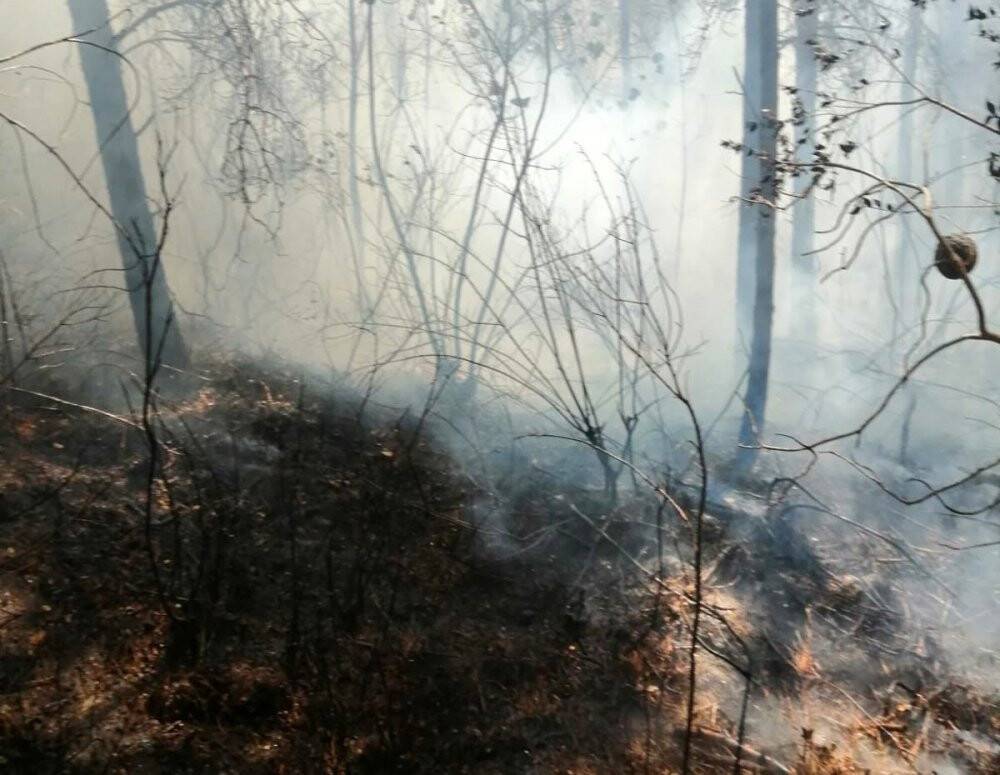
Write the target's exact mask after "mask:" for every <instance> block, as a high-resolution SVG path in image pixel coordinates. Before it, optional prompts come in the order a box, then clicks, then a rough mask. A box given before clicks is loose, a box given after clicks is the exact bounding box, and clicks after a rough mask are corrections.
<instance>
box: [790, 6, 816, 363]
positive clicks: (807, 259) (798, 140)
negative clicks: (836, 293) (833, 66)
mask: <svg viewBox="0 0 1000 775" xmlns="http://www.w3.org/2000/svg"><path fill="white" fill-rule="evenodd" d="M818 34H819V4H818V3H817V2H816V0H799V2H798V3H796V5H795V94H796V97H797V98H798V100H799V104H800V105H801V107H802V116H801V117H800V121H799V122H798V123H796V125H795V156H796V160H797V161H799V162H800V163H803V164H807V163H809V162H810V161H811V160H812V157H813V148H814V146H815V144H816V143H815V139H814V137H815V126H814V125H813V123H812V122H813V121H814V120H815V115H816V88H817V83H818V67H817V64H816V52H815V45H816V39H817V35H818ZM811 180H812V174H811V173H810V172H802V173H801V174H800V175H799V176H798V177H797V178H796V179H795V194H796V195H798V196H800V197H803V198H802V199H798V200H797V201H796V202H795V207H794V209H793V215H794V221H793V224H792V267H791V269H792V304H793V308H794V310H795V312H794V321H795V327H796V329H797V330H798V331H799V332H801V337H800V338H801V339H802V340H803V341H804V342H805V343H813V342H815V341H816V337H817V324H816V300H815V298H814V291H815V288H816V283H817V281H818V274H819V262H818V261H817V260H816V257H815V256H811V255H807V254H808V253H809V252H810V251H811V250H812V249H813V235H814V234H815V231H816V202H815V200H814V199H813V196H812V194H811V193H810V192H809V184H810V182H811Z"/></svg>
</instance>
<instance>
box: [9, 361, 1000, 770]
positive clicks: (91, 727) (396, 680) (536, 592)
mask: <svg viewBox="0 0 1000 775" xmlns="http://www.w3.org/2000/svg"><path fill="white" fill-rule="evenodd" d="M209 373H210V376H209V377H206V378H203V379H202V380H200V381H198V382H197V383H194V384H185V385H183V386H175V389H174V390H173V391H172V392H173V393H174V394H175V395H176V396H178V397H176V398H173V399H170V398H168V397H163V398H161V399H160V400H159V402H158V405H157V411H156V412H155V414H151V415H150V417H151V418H152V419H151V421H150V422H149V423H146V424H145V425H144V423H143V422H142V419H141V412H139V411H133V412H128V411H125V412H123V413H122V414H118V415H110V414H106V413H105V414H102V413H98V412H96V411H94V410H93V409H92V408H90V402H88V401H86V400H83V399H80V401H79V402H74V403H78V404H79V405H73V404H71V403H67V402H66V401H67V399H61V400H60V401H56V400H54V399H53V398H47V397H45V396H55V395H59V396H65V395H67V393H68V391H69V389H68V387H67V386H65V385H57V384H53V383H46V384H35V385H32V386H30V389H29V390H28V391H27V392H26V391H23V390H22V391H21V392H8V393H7V394H6V397H5V400H4V406H3V412H4V422H3V426H2V430H0V433H2V447H3V450H4V453H3V454H4V466H3V467H2V473H0V477H2V479H0V486H2V490H0V491H2V497H0V550H2V554H0V607H2V608H0V635H2V640H0V756H2V765H3V768H4V770H5V771H9V772H25V773H28V772H30V773H45V772H53V773H55V772H81V773H83V772H129V773H132V772H241V773H242V772H248V773H249V772H262V773H263V772H324V771H329V772H358V773H383V772H477V773H490V772H495V773H515V772H539V773H548V772H566V773H570V772H574V773H607V772H670V771H673V770H674V769H675V768H676V767H677V764H678V756H679V750H680V746H679V739H680V737H679V736H680V735H682V732H683V713H684V697H685V691H686V690H685V670H686V665H687V656H688V651H687V649H688V639H689V635H688V630H687V623H688V619H689V617H690V608H691V597H690V588H689V586H690V579H689V574H688V571H687V569H686V564H685V557H686V553H687V548H686V547H687V541H688V538H689V526H687V525H684V524H675V522H676V520H674V522H671V521H670V520H669V519H668V518H666V517H665V516H664V515H663V513H662V511H660V510H659V509H658V508H657V504H656V503H655V501H653V500H652V499H648V498H644V497H642V496H641V495H638V494H637V495H635V496H634V497H632V498H630V499H628V500H627V501H626V502H625V503H622V504H620V505H618V506H617V507H616V508H615V509H611V510H609V509H608V508H606V504H603V503H602V501H601V498H600V497H599V495H595V494H592V493H588V492H582V491H580V490H578V489H571V488H568V487H562V486H560V484H559V483H558V482H553V481H552V480H551V479H549V478H545V477H538V478H537V480H536V479H533V478H532V477H533V475H532V473H531V471H530V470H528V471H525V472H523V474H522V476H521V477H520V481H519V482H518V486H517V487H516V488H514V487H513V486H512V487H511V488H510V492H509V493H508V494H507V497H506V498H505V504H504V507H505V511H506V514H507V515H508V518H507V520H506V522H505V524H504V525H503V527H502V529H500V528H498V527H497V526H496V525H495V524H491V523H488V522H486V521H483V520H480V519H478V518H477V517H476V514H478V513H480V512H482V511H483V506H482V504H483V503H489V502H490V500H491V499H495V498H496V496H497V494H496V493H491V492H489V491H487V490H485V489H484V488H483V487H482V486H481V485H480V484H478V483H476V482H473V481H472V480H471V479H470V478H469V477H468V476H466V475H464V474H463V472H462V469H461V467H460V466H458V465H457V464H456V463H455V461H454V460H453V459H452V457H450V456H449V455H448V454H446V453H445V452H443V451H442V450H444V449H445V446H444V445H443V444H440V443H438V441H437V440H436V439H435V434H434V428H433V424H432V423H426V422H422V421H421V420H419V419H418V418H417V417H416V416H415V415H414V414H413V413H410V412H402V413H401V412H399V411H390V410H388V409H384V408H376V407H372V406H363V404H362V403H361V402H360V401H358V400H355V399H353V398H350V399H349V398H331V397H330V396H332V395H335V394H334V393H333V392H332V391H330V390H327V389H322V388H321V387H320V386H319V385H317V384H312V383H310V382H309V381H308V380H305V379H303V378H301V377H300V376H298V375H296V374H294V373H292V372H290V371H283V370H282V369H281V368H280V367H274V368H271V369H267V370H264V369H261V368H259V367H256V366H251V365H249V364H247V363H229V364H226V365H224V366H216V367H214V368H213V369H211V370H210V372H209ZM362 410H364V413H363V416H362ZM151 452H153V454H152V455H151ZM151 466H152V467H151ZM737 520H739V513H738V512H736V511H727V509H726V508H724V507H722V506H721V505H720V506H718V507H717V508H716V509H714V514H713V516H712V519H711V521H710V524H709V528H710V529H709V530H708V535H709V543H708V547H709V555H710V558H709V559H710V567H709V571H708V580H709V582H710V583H711V584H712V590H711V591H710V593H709V595H708V597H707V598H706V611H707V613H708V619H709V625H708V626H707V628H706V634H705V636H704V640H703V644H702V645H703V647H704V652H703V656H702V659H703V660H704V661H705V664H709V663H712V664H714V667H706V668H704V670H705V671H707V672H705V673H704V676H705V677H704V679H703V680H704V684H703V686H704V689H703V693H702V696H701V697H700V704H699V717H698V722H699V723H698V725H697V746H696V751H697V754H698V758H697V761H698V771H699V772H706V773H708V772H731V771H733V768H734V765H735V757H734V751H735V743H736V741H737V740H738V739H739V736H740V730H739V717H738V714H733V712H732V710H731V707H732V706H731V703H729V704H727V697H729V698H731V697H730V695H732V696H739V692H740V690H741V687H743V686H744V685H745V682H744V678H746V677H749V679H750V680H749V685H750V688H751V697H752V698H753V700H754V702H755V703H756V702H758V701H762V702H763V701H774V702H779V703H784V704H785V705H786V706H793V705H794V704H795V703H798V702H800V701H801V698H802V697H803V695H804V694H807V693H809V692H811V691H816V690H817V687H819V686H821V685H822V683H823V682H826V683H830V684H831V685H832V684H833V682H834V681H836V682H837V691H839V692H841V693H845V694H847V695H848V696H849V698H850V699H851V702H853V703H855V704H856V705H857V707H856V708H855V709H854V713H853V716H852V715H849V714H844V713H843V712H841V711H835V710H832V709H831V711H830V713H831V715H837V716H838V720H839V723H840V724H841V726H842V733H843V737H844V739H846V740H855V741H863V747H864V748H865V750H868V751H875V752H880V751H881V752H883V753H884V754H885V755H886V757H887V758H886V759H885V761H889V760H890V759H892V760H894V761H897V762H899V763H900V766H901V767H904V766H905V765H906V764H907V762H909V764H910V765H911V766H912V765H913V764H914V763H915V762H917V761H918V760H919V757H920V756H922V755H923V754H924V753H925V752H926V751H928V750H930V749H932V748H934V747H937V748H941V749H943V750H944V752H945V753H946V754H948V755H949V756H951V757H952V759H953V760H955V761H959V762H961V765H962V766H963V767H966V768H967V770H968V771H973V772H984V773H985V772H995V771H996V767H997V766H998V765H997V760H996V759H995V758H990V754H989V750H988V747H984V746H983V745H982V744H981V743H982V742H983V741H988V740H993V741H996V740H997V739H998V736H1000V715H998V710H997V706H996V704H995V701H994V700H993V699H991V698H990V697H989V696H983V695H982V694H981V693H977V692H975V691H973V690H972V689H970V688H969V687H967V686H964V685H962V684H960V683H957V682H955V681H953V680H950V679H949V675H950V673H949V670H950V668H949V667H948V666H947V665H945V664H943V663H942V662H941V661H940V660H937V661H935V658H934V656H933V654H928V653H927V650H926V649H923V650H921V648H919V647H915V648H910V645H912V644H910V645H908V639H909V638H910V636H909V635H907V634H906V630H905V626H904V618H905V612H904V611H903V607H901V605H900V604H899V601H897V600H894V598H893V593H892V583H893V579H892V578H891V577H889V576H886V577H885V580H884V581H883V582H881V583H883V585H884V589H885V594H884V595H882V596H881V597H877V596H876V597H873V596H872V594H871V589H872V586H871V584H869V583H862V582H861V581H860V580H859V579H858V578H857V577H854V576H847V575H845V574H844V572H843V570H842V569H840V568H833V567H830V566H829V565H828V564H827V563H826V561H825V560H824V556H825V555H824V552H823V551H822V545H821V543H820V544H817V542H816V541H815V540H806V539H805V538H804V537H803V536H802V535H801V533H800V532H798V531H797V530H796V529H795V525H794V523H793V522H792V521H791V520H790V519H785V518H776V517H774V516H773V515H772V516H771V517H770V518H767V519H764V518H759V517H757V518H747V519H746V520H744V522H746V523H747V524H749V525H750V527H749V528H748V527H747V526H746V524H737ZM498 530H500V531H501V532H502V533H503V542H502V543H503V546H504V549H503V550H498V549H496V546H497V545H498V543H497V541H495V540H485V539H488V538H489V536H488V535H487V533H496V531H498ZM658 534H659V536H660V538H661V540H659V541H658V540H657V535H658ZM494 538H495V536H494ZM485 547H492V548H490V549H488V550H487V549H486V548H485ZM842 550H843V546H838V547H837V551H838V554H839V553H840V552H842ZM873 567H874V566H873ZM641 568H645V569H647V570H642V569H641ZM650 568H651V569H652V570H653V572H655V571H657V570H658V569H659V570H662V573H657V574H656V575H657V577H658V578H659V581H657V580H655V579H654V578H653V573H651V572H647V571H648V569H650ZM872 572H873V573H874V571H872ZM880 573H882V572H881V571H880ZM882 575H883V576H884V575H885V574H884V573H882ZM824 612H825V613H826V614H829V615H826V616H824ZM834 625H836V626H839V627H840V628H841V629H842V630H843V632H844V633H845V634H844V635H842V636H840V637H841V639H842V640H845V639H846V640H845V642H849V644H850V648H846V647H845V649H844V651H845V653H847V654H848V656H847V657H845V658H844V659H843V660H842V661H841V663H840V665H839V666H840V667H843V666H844V665H846V664H848V662H847V660H854V662H853V663H851V664H853V665H854V666H855V667H854V671H853V676H852V675H850V674H849V672H850V671H847V670H846V669H845V670H844V672H843V673H842V674H837V672H836V671H837V668H838V665H837V664H834V662H833V661H826V660H825V659H824V658H823V657H822V656H820V657H816V656H815V655H814V653H813V650H814V649H816V650H819V649H820V647H819V646H814V641H815V642H816V643H819V642H820V641H821V640H822V638H821V635H824V633H825V637H827V638H828V639H829V638H830V637H835V633H833V634H832V635H831V631H830V629H829V628H830V627H832V626H834ZM824 628H826V629H824ZM814 633H818V634H816V635H815V637H814ZM887 650H888V651H887ZM887 654H892V655H894V656H887ZM866 661H867V663H868V664H869V666H870V669H869V670H868V672H867V673H864V672H863V671H861V670H860V669H859V668H858V667H857V666H858V665H859V664H864V663H865V662H866ZM821 663H823V664H821ZM734 671H735V672H734ZM740 671H742V672H743V675H742V676H741V675H740ZM831 693H833V692H832V690H831ZM855 697H856V698H857V699H854V698H855ZM879 703H881V706H880V705H879ZM847 704H848V705H850V703H847ZM736 707H737V708H738V707H739V706H738V704H737V705H736ZM752 713H753V711H752V710H751V714H752ZM802 726H803V727H806V726H807V725H806V724H803V725H802ZM748 729H749V735H748V739H747V740H746V750H745V751H744V752H743V753H742V754H741V756H740V758H741V759H742V765H741V766H742V768H743V771H745V772H759V771H761V772H789V771H795V772H800V773H820V772H826V773H836V772H840V773H853V772H864V771H866V767H867V769H868V770H870V771H872V772H878V771H881V770H880V769H879V765H876V766H875V767H874V768H872V765H871V764H867V765H865V766H862V764H859V763H858V760H857V757H856V756H854V754H856V751H853V750H852V751H851V752H850V753H849V752H848V750H847V749H846V748H845V747H843V746H842V748H841V750H840V751H838V750H836V749H835V748H834V747H832V746H831V745H821V744H820V742H818V741H816V740H814V739H813V732H812V730H811V729H809V728H806V729H803V730H801V735H800V734H799V732H798V731H796V734H795V735H794V737H801V739H800V740H799V741H798V742H797V743H796V744H794V745H793V746H792V747H791V748H789V747H788V746H787V743H786V744H785V746H784V747H782V746H780V745H774V744H771V743H772V741H770V740H768V739H767V736H766V735H763V734H761V735H759V738H760V739H754V738H755V731H756V727H755V726H754V724H753V721H752V720H751V723H750V726H749V727H748ZM963 734H964V735H965V736H964V737H962V735H963ZM970 734H971V735H974V736H975V740H973V741H972V742H969V738H968V735H970ZM956 735H958V736H956ZM977 740H978V741H979V743H977V742H976V741H977ZM754 748H759V749H763V750H768V751H769V753H770V754H771V755H770V756H768V757H765V756H763V755H762V754H759V753H757V752H756V751H755V750H753V749H754Z"/></svg>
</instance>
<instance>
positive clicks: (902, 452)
mask: <svg viewBox="0 0 1000 775" xmlns="http://www.w3.org/2000/svg"><path fill="white" fill-rule="evenodd" d="M922 21H923V20H922V14H921V10H920V9H919V8H917V7H913V8H911V9H910V12H909V24H908V26H907V30H906V43H905V47H904V49H903V75H904V76H905V78H906V79H907V80H908V81H909V83H907V82H903V83H902V84H900V87H899V100H900V102H905V101H907V100H911V99H913V98H914V97H915V96H916V92H915V91H914V89H913V87H912V86H911V85H910V83H912V82H913V81H914V79H915V78H916V76H917V63H918V58H919V54H920V43H921V34H920V33H921V24H922ZM902 110H903V114H902V115H901V116H900V119H899V140H898V142H897V145H896V148H897V153H898V158H897V165H898V171H897V175H896V177H897V179H898V180H905V181H912V180H913V135H914V132H915V131H916V129H915V127H914V123H913V111H912V110H911V109H909V108H905V107H904V108H903V109H902ZM899 223H900V228H899V242H898V244H897V247H896V262H895V263H896V309H897V310H898V313H897V315H896V320H895V321H893V339H894V340H896V338H897V337H899V336H901V335H902V333H903V331H905V330H906V326H907V320H906V315H907V312H909V311H910V310H914V309H916V308H917V306H918V293H917V276H918V269H917V266H916V264H915V258H914V256H915V253H916V250H917V246H916V243H915V241H914V239H913V231H912V229H911V227H910V220H909V218H900V219H899ZM903 392H904V394H905V395H904V397H905V400H906V410H905V414H904V417H903V422H902V424H901V431H900V438H899V460H900V462H901V463H902V464H903V465H907V464H908V460H909V446H910V433H909V429H910V424H911V422H912V420H913V415H914V414H915V413H916V410H917V397H916V395H915V394H914V392H913V383H912V381H909V382H907V384H906V385H905V386H904V388H903Z"/></svg>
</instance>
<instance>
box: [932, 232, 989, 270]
mask: <svg viewBox="0 0 1000 775" xmlns="http://www.w3.org/2000/svg"><path fill="white" fill-rule="evenodd" d="M949 248H950V250H949ZM978 258H979V251H978V250H977V248H976V243H975V242H974V241H973V240H972V238H971V237H966V236H965V235H964V234H948V235H947V236H944V237H942V238H941V240H940V241H939V242H938V246H937V250H935V251H934V265H935V266H937V269H938V271H939V272H940V273H941V274H943V275H944V276H945V277H947V278H948V279H949V280H961V279H962V276H963V275H966V274H969V273H970V272H971V271H972V270H973V268H975V266H976V261H977V260H978ZM963 270H964V271H963Z"/></svg>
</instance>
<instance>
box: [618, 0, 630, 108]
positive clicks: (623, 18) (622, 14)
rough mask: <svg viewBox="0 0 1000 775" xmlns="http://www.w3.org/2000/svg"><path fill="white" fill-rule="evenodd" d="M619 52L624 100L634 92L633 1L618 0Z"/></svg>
mask: <svg viewBox="0 0 1000 775" xmlns="http://www.w3.org/2000/svg"><path fill="white" fill-rule="evenodd" d="M618 22H619V27H618V50H619V57H620V58H621V63H622V99H624V100H625V101H626V104H627V102H628V99H629V96H630V93H631V91H632V0H618Z"/></svg>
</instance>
